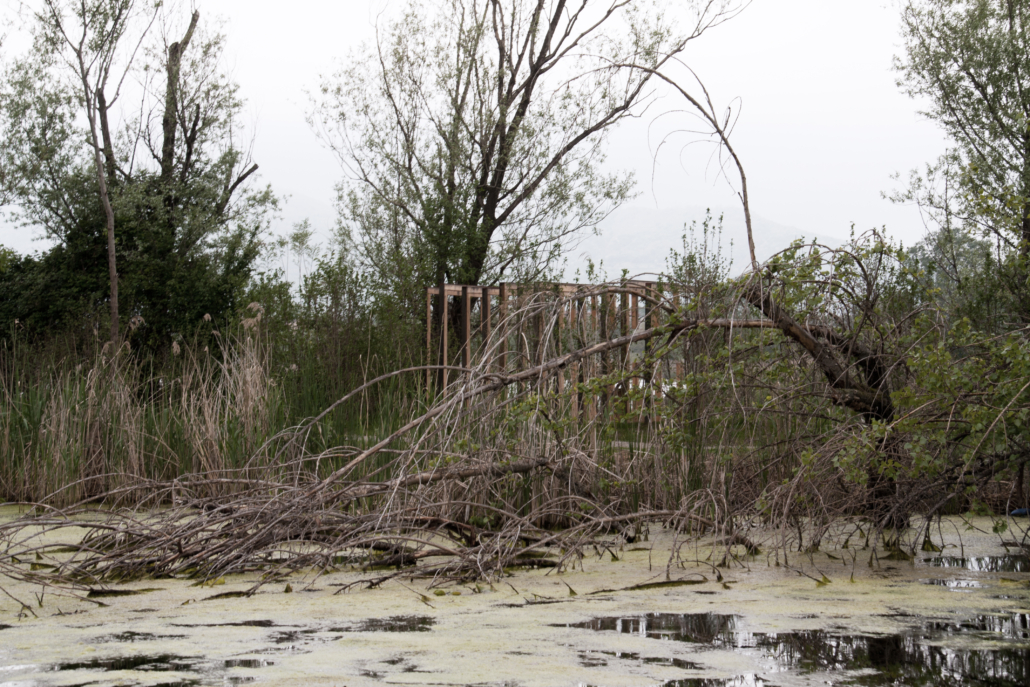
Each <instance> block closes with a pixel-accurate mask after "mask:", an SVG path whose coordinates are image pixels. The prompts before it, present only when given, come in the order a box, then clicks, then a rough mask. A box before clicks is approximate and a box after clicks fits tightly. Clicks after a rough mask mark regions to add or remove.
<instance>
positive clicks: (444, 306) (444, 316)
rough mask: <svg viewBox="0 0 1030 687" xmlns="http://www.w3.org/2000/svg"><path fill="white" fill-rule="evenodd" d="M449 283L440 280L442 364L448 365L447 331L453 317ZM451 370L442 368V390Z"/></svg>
mask: <svg viewBox="0 0 1030 687" xmlns="http://www.w3.org/2000/svg"><path fill="white" fill-rule="evenodd" d="M447 301H448V299H447V284H446V283H445V282H440V364H441V365H448V364H449V363H448V360H449V358H448V356H447V340H448V339H449V338H450V337H449V335H448V332H447V325H448V322H449V320H450V319H451V317H450V313H449V312H448V305H449V304H448V302H447ZM448 372H449V370H440V391H443V390H444V389H446V388H447V373H448Z"/></svg>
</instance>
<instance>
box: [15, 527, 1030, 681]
mask: <svg viewBox="0 0 1030 687" xmlns="http://www.w3.org/2000/svg"><path fill="white" fill-rule="evenodd" d="M970 524H972V525H973V526H975V527H974V528H973V529H970V528H969V525H970ZM945 525H946V526H945V527H942V528H941V530H940V533H941V534H937V533H936V528H935V535H934V537H935V541H936V543H938V544H941V543H943V544H944V546H943V550H942V551H941V552H940V553H935V552H926V553H923V552H920V554H919V555H917V556H916V557H915V558H914V560H911V561H908V560H885V559H883V558H880V559H879V560H874V561H873V562H872V564H871V565H870V563H869V559H870V555H869V551H868V550H863V549H861V548H858V547H855V546H853V547H852V548H851V549H847V550H837V551H831V552H827V553H824V552H815V553H812V554H810V555H798V554H793V555H791V556H790V559H789V563H790V566H789V567H786V566H784V565H782V555H781V558H780V561H781V565H777V564H776V558H775V556H774V555H771V554H770V555H767V554H766V553H764V552H763V553H762V554H760V555H757V556H753V557H750V558H748V559H746V560H744V561H743V565H740V564H734V565H733V566H732V567H729V568H720V569H718V571H717V570H716V569H715V568H713V566H712V565H711V561H706V560H705V559H706V558H708V557H709V554H710V553H711V552H712V550H711V548H708V547H706V546H704V542H702V543H701V544H697V545H695V544H693V543H691V544H688V545H686V546H684V547H683V548H682V549H681V550H680V559H681V562H677V563H675V564H673V565H671V566H669V562H670V551H671V550H672V548H673V534H672V533H671V532H669V531H666V530H662V529H661V528H660V526H653V527H652V528H651V536H650V539H649V540H648V541H646V542H638V543H636V544H626V545H624V546H622V548H621V549H618V548H616V549H613V550H610V551H601V552H600V555H594V554H592V555H588V556H587V557H585V558H584V559H583V560H582V568H580V566H579V565H577V566H576V569H575V570H572V571H567V572H565V573H563V574H561V575H558V574H555V573H554V571H553V570H548V569H521V570H513V571H512V572H511V574H510V576H508V577H505V578H504V579H502V580H494V581H493V582H492V583H489V582H480V583H478V584H467V585H454V584H444V585H441V586H433V584H432V581H431V580H426V579H417V578H416V579H411V580H408V579H401V580H400V581H391V582H387V583H385V584H384V585H383V586H382V587H381V588H375V589H367V588H366V587H365V586H364V585H356V586H352V587H349V588H347V589H346V591H344V592H343V593H338V592H340V591H341V590H343V589H345V588H346V586H347V585H350V584H351V583H353V582H355V581H358V580H361V579H367V578H369V577H372V576H374V575H375V573H369V572H361V571H354V570H341V571H336V572H331V573H328V574H324V575H321V576H317V577H316V576H314V575H312V576H311V577H308V578H306V579H301V578H294V579H292V580H290V587H291V588H292V591H291V592H289V593H287V592H286V587H285V585H284V584H283V583H276V584H275V585H267V586H265V587H263V588H262V589H261V590H260V591H258V592H257V593H256V594H254V595H253V596H250V597H241V596H233V595H232V594H231V593H232V592H237V593H240V592H243V590H246V589H248V588H249V587H250V586H251V585H252V584H253V583H254V581H255V579H256V577H254V576H238V577H227V578H224V581H223V580H218V581H217V582H218V584H216V585H213V586H193V584H192V582H190V581H186V580H151V581H144V582H139V583H133V584H128V585H120V586H114V587H110V588H108V593H102V594H99V595H96V596H94V598H93V599H78V598H72V597H69V596H67V595H62V594H61V593H60V592H58V591H57V590H54V589H48V590H46V591H45V593H43V594H42V596H40V595H39V591H40V590H39V588H38V587H35V588H33V587H30V586H28V585H25V584H22V583H16V582H13V581H11V580H6V579H0V586H2V587H3V588H4V589H5V590H6V591H7V592H9V593H10V594H11V595H13V596H14V597H17V598H18V599H21V600H23V601H25V600H29V601H30V602H31V605H32V606H33V612H34V614H35V617H34V616H33V614H32V613H29V612H28V611H25V610H24V609H22V608H21V607H20V605H19V604H18V603H16V602H15V601H14V600H13V599H12V598H9V597H7V596H2V598H0V687H13V686H15V685H17V686H19V687H30V686H31V687H36V686H44V685H55V686H56V685H87V684H88V685H148V686H153V685H239V684H251V683H252V684H267V685H310V686H315V685H340V686H342V685H347V686H349V687H355V686H363V685H383V684H410V685H525V686H527V687H529V686H536V685H539V686H541V687H546V686H551V685H554V686H558V685H584V686H585V685H594V686H598V687H601V686H604V685H612V686H626V687H630V686H634V687H637V686H639V687H643V686H645V685H663V686H665V687H722V686H727V687H730V686H741V687H743V686H754V687H758V686H772V685H825V684H841V685H843V684H853V685H868V686H877V685H984V686H1015V685H1026V684H1030V560H1028V559H1027V558H1026V557H1024V556H1023V555H1022V554H1018V553H1014V552H1016V551H1018V549H1015V548H1009V549H1007V548H1005V547H1004V546H1003V545H1002V541H1001V538H1000V537H999V536H997V535H992V534H990V531H991V525H992V522H991V520H990V519H988V518H982V519H979V518H978V519H973V520H970V521H968V523H967V522H966V521H963V520H961V519H957V518H956V519H953V520H952V521H950V522H946V523H945ZM942 536H943V542H942V541H941V537H942ZM680 543H682V541H681V542H680ZM722 551H723V549H719V553H717V554H716V556H715V557H713V558H712V559H711V560H719V559H721V555H722ZM613 553H615V559H614V560H613V555H612V554H613ZM667 572H668V575H669V577H671V579H672V580H674V581H675V580H679V581H681V584H678V585H670V584H656V583H663V582H665V581H666V577H667ZM719 577H721V578H722V579H721V580H719V579H718V578H719ZM631 587H636V588H635V589H630V588H631ZM613 590H614V591H613ZM101 604H102V605H101Z"/></svg>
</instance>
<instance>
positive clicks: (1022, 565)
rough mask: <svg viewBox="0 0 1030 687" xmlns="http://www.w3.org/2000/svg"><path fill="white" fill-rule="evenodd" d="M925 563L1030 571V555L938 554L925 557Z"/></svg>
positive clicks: (994, 570)
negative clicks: (961, 555)
mask: <svg viewBox="0 0 1030 687" xmlns="http://www.w3.org/2000/svg"><path fill="white" fill-rule="evenodd" d="M923 562H924V563H927V564H928V565H931V566H933V567H935V568H963V569H965V570H975V571H977V572H1007V573H1022V572H1030V557H1027V556H1024V555H1005V556H971V557H968V558H962V557H959V556H936V557H934V558H924V559H923Z"/></svg>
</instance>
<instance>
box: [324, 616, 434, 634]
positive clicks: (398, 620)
mask: <svg viewBox="0 0 1030 687" xmlns="http://www.w3.org/2000/svg"><path fill="white" fill-rule="evenodd" d="M435 624H436V620H434V619H433V618H431V617H430V616H428V615H394V616H390V617H389V618H367V619H365V620H362V621H361V622H360V623H358V624H357V625H355V626H353V627H331V628H329V632H429V631H430V630H431V629H433V625H435Z"/></svg>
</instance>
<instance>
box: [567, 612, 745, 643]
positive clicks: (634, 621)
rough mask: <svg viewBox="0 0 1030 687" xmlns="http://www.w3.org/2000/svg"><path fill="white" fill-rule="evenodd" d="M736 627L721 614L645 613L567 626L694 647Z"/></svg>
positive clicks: (729, 617) (732, 617)
mask: <svg viewBox="0 0 1030 687" xmlns="http://www.w3.org/2000/svg"><path fill="white" fill-rule="evenodd" d="M737 624H738V617H737V616H735V615H723V614H720V613H687V614H674V613H648V614H647V615H642V616H636V617H609V618H593V619H591V620H587V621H585V622H582V623H577V624H575V625H570V626H569V627H578V628H584V629H587V630H597V631H602V632H603V631H615V632H621V633H623V634H633V635H640V636H643V637H651V638H653V639H671V640H675V641H680V642H693V643H695V644H713V643H715V642H717V641H719V640H720V639H721V638H723V637H729V636H732V635H733V634H734V632H735V631H736V628H737ZM556 627H565V626H563V625H558V626H556Z"/></svg>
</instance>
